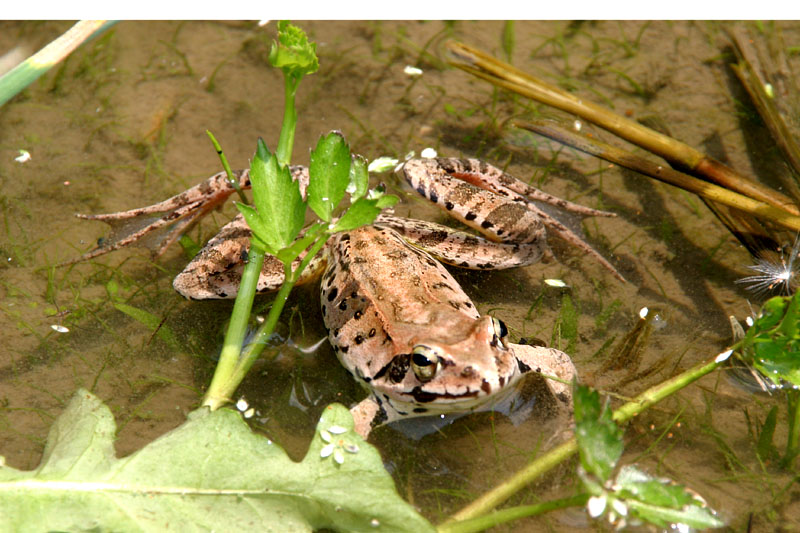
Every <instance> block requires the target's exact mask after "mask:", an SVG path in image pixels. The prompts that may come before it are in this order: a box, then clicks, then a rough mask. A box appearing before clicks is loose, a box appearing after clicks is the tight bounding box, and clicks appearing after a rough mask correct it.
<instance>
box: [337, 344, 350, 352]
mask: <svg viewBox="0 0 800 533" xmlns="http://www.w3.org/2000/svg"><path fill="white" fill-rule="evenodd" d="M349 349H350V347H349V346H347V345H346V344H342V345H341V346H339V350H341V351H342V353H347V351H348V350H349Z"/></svg>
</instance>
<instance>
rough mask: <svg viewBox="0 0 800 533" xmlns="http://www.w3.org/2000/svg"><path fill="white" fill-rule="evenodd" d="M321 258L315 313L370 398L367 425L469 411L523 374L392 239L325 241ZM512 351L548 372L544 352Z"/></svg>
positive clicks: (494, 323) (434, 272)
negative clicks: (324, 265) (536, 359)
mask: <svg viewBox="0 0 800 533" xmlns="http://www.w3.org/2000/svg"><path fill="white" fill-rule="evenodd" d="M328 253H329V254H330V257H329V259H328V265H329V266H328V269H327V270H326V272H325V275H324V276H323V279H322V313H323V316H324V319H325V324H326V327H327V328H328V332H329V338H330V341H331V344H332V345H333V347H334V351H335V352H336V354H337V356H338V358H339V360H340V361H341V362H342V364H343V365H344V366H345V367H346V368H347V369H348V370H349V371H350V372H351V373H352V374H353V375H354V376H355V377H356V378H357V379H358V380H359V381H361V382H362V383H363V384H364V385H365V386H366V387H367V388H368V389H369V390H370V391H371V392H372V396H371V397H370V398H368V399H367V400H365V401H374V402H375V404H376V405H375V406H374V407H375V409H376V410H377V412H376V413H375V419H374V420H372V421H367V422H371V425H377V424H378V423H382V422H386V421H392V420H395V419H399V418H403V417H409V416H420V415H427V414H436V413H446V412H454V411H467V410H471V409H474V408H476V407H479V406H481V405H482V404H484V403H485V402H487V401H488V400H490V399H495V397H496V396H497V395H498V393H500V392H501V391H504V390H506V389H508V388H510V385H512V384H513V383H514V382H515V381H516V380H517V379H518V378H519V377H520V376H521V375H522V374H523V373H524V372H526V371H528V370H531V366H530V364H528V363H526V362H525V361H523V360H521V359H519V358H518V357H517V354H516V352H515V348H517V347H518V346H517V345H513V344H509V343H507V342H506V339H505V336H506V330H505V326H504V325H503V324H502V322H500V321H499V320H497V319H495V318H492V317H490V316H484V317H481V316H480V315H479V313H478V312H477V310H476V309H475V306H474V305H473V303H472V302H471V301H470V299H469V298H468V297H467V295H466V294H464V292H463V290H462V289H461V287H460V286H459V285H458V283H457V282H456V281H455V280H454V279H453V278H452V276H451V275H450V273H449V272H448V271H447V270H446V269H445V268H444V267H443V266H442V265H441V264H440V263H439V262H438V261H436V260H435V259H433V258H432V257H431V256H430V255H429V254H427V253H426V252H424V251H422V250H419V249H417V248H414V247H412V246H410V245H409V244H407V243H406V242H405V241H404V240H403V239H402V238H401V237H400V236H399V235H398V234H397V233H396V232H395V231H394V230H392V229H389V228H380V227H375V226H366V227H362V228H359V229H356V230H353V231H350V232H348V233H344V234H341V235H337V236H334V237H333V242H332V243H330V245H329V248H328ZM518 348H519V349H525V350H533V351H534V352H535V351H536V350H543V351H544V352H543V354H544V355H546V357H544V358H543V359H542V361H541V362H542V363H544V364H543V365H540V366H543V367H544V368H543V370H544V371H545V373H548V372H547V371H548V370H551V364H550V363H551V361H550V359H549V358H550V357H551V350H548V349H546V348H541V347H522V346H519V347H518ZM552 352H556V350H552ZM558 353H559V354H561V352H558ZM561 355H562V356H563V357H562V358H561V360H562V361H565V368H566V367H568V369H569V371H570V373H571V374H574V368H572V363H571V361H569V358H568V357H567V356H566V354H561ZM553 373H559V374H561V373H562V372H560V371H558V370H553ZM355 413H358V410H357V409H356V410H355ZM367 431H368V429H367Z"/></svg>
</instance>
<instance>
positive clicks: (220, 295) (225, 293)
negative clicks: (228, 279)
mask: <svg viewBox="0 0 800 533" xmlns="http://www.w3.org/2000/svg"><path fill="white" fill-rule="evenodd" d="M217 294H218V295H219V297H220V298H227V297H228V293H227V292H225V291H219V292H218V293H217Z"/></svg>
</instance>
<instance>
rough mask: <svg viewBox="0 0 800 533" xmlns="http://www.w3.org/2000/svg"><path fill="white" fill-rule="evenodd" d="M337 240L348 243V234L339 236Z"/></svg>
mask: <svg viewBox="0 0 800 533" xmlns="http://www.w3.org/2000/svg"><path fill="white" fill-rule="evenodd" d="M339 240H340V241H349V240H350V234H349V233H342V234H341V236H340V237H339Z"/></svg>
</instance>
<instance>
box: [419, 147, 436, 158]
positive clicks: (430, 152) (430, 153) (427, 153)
mask: <svg viewBox="0 0 800 533" xmlns="http://www.w3.org/2000/svg"><path fill="white" fill-rule="evenodd" d="M419 155H420V157H424V158H425V159H433V158H434V157H436V156H437V155H439V154H437V153H436V150H434V149H433V148H425V149H424V150H422V151H421V152H420V153H419Z"/></svg>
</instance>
